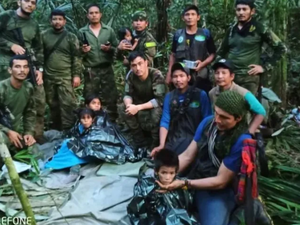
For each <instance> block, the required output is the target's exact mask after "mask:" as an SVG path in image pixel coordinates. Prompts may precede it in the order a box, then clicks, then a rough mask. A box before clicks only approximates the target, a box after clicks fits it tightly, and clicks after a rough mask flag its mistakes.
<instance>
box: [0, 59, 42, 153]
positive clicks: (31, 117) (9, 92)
mask: <svg viewBox="0 0 300 225" xmlns="http://www.w3.org/2000/svg"><path fill="white" fill-rule="evenodd" d="M8 72H9V73H10V74H11V77H10V78H7V79H5V80H3V81H1V82H0V105H2V106H6V107H7V108H8V109H9V111H10V112H11V114H12V116H13V117H14V119H13V120H12V123H11V124H8V125H6V126H5V125H3V124H0V132H3V134H5V135H3V137H4V139H5V144H6V145H8V146H9V145H10V144H12V145H13V146H15V147H16V148H18V149H22V148H23V147H25V145H26V146H32V145H33V144H34V143H35V139H34V137H33V135H34V129H35V121H36V111H35V103H34V97H33V96H32V95H33V92H34V88H33V86H32V84H31V83H29V82H28V81H26V78H27V75H28V73H29V66H28V60H27V58H26V57H25V56H24V55H16V56H14V57H13V58H11V60H10V62H9V68H8ZM9 125H10V126H9Z"/></svg>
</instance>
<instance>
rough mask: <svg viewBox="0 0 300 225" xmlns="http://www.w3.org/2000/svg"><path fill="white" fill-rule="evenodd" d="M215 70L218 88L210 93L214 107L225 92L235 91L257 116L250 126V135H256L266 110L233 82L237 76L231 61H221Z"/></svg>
mask: <svg viewBox="0 0 300 225" xmlns="http://www.w3.org/2000/svg"><path fill="white" fill-rule="evenodd" d="M213 69H214V71H215V82H216V85H217V86H216V87H214V88H213V89H212V90H211V91H210V92H209V98H210V101H211V103H212V105H214V103H215V102H216V100H217V98H218V96H219V95H220V93H221V92H223V91H235V92H238V93H239V94H241V95H242V96H243V97H244V99H245V100H246V101H247V103H248V105H249V106H250V112H251V113H253V114H255V115H254V117H253V119H252V121H251V123H250V125H249V133H251V134H254V133H255V131H256V129H257V128H258V127H259V125H260V124H261V123H262V122H263V120H264V117H265V116H266V110H265V109H264V107H263V106H262V105H261V104H260V103H259V101H258V100H257V98H256V97H255V96H254V95H253V94H252V93H251V92H250V91H249V90H247V89H245V88H243V87H241V86H239V85H237V84H236V83H234V82H233V80H234V76H235V74H234V73H233V66H232V64H231V62H230V61H228V60H226V59H221V60H219V61H218V62H216V63H215V64H214V65H213Z"/></svg>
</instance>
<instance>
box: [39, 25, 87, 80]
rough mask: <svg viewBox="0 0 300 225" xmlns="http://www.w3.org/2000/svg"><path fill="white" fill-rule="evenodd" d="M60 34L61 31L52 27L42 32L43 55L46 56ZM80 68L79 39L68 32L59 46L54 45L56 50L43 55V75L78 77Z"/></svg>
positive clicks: (48, 76) (61, 33)
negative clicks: (56, 30)
mask: <svg viewBox="0 0 300 225" xmlns="http://www.w3.org/2000/svg"><path fill="white" fill-rule="evenodd" d="M65 32H67V31H65ZM62 35H64V34H63V32H59V33H58V32H55V30H53V28H50V29H48V30H46V31H44V32H43V33H42V43H43V49H44V54H45V56H47V53H48V52H49V51H50V50H51V49H52V48H53V46H54V45H55V43H56V42H57V41H58V39H59V38H60V37H61V36H62ZM81 69H82V65H81V58H80V49H79V41H78V39H77V36H76V35H75V34H73V33H71V32H68V33H67V35H66V36H65V37H64V38H63V40H62V41H61V43H60V44H59V46H57V47H56V50H55V51H54V52H52V54H51V55H50V56H48V57H45V68H44V71H45V77H47V78H51V77H63V78H69V79H71V77H80V75H81Z"/></svg>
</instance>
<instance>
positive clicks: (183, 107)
mask: <svg viewBox="0 0 300 225" xmlns="http://www.w3.org/2000/svg"><path fill="white" fill-rule="evenodd" d="M171 74H172V75H171V76H172V81H173V84H174V86H175V87H176V89H175V90H173V91H171V92H169V93H168V94H167V95H166V97H165V100H164V105H163V114H162V118H161V121H160V132H159V136H160V137H159V141H160V144H159V146H158V147H156V148H154V149H153V150H152V153H151V155H152V156H154V155H155V154H156V153H157V152H159V151H160V150H161V149H164V148H166V149H172V150H173V151H175V152H176V153H177V154H181V153H182V152H183V151H184V150H185V149H186V148H187V147H188V145H189V144H190V142H191V141H192V140H193V137H194V134H195V131H196V129H197V127H198V125H199V123H200V122H201V121H202V120H203V119H204V118H205V117H207V116H210V115H211V114H212V112H211V111H212V110H211V105H210V102H209V99H208V97H207V94H206V93H205V91H202V90H200V89H198V88H196V87H194V86H189V81H190V79H191V75H190V71H189V69H187V68H185V67H184V64H182V63H175V64H173V66H172V68H171Z"/></svg>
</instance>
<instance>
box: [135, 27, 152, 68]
mask: <svg viewBox="0 0 300 225" xmlns="http://www.w3.org/2000/svg"><path fill="white" fill-rule="evenodd" d="M133 33H134V34H133V35H134V38H137V39H138V40H139V41H138V44H137V46H136V47H135V49H134V50H135V51H140V52H144V54H145V56H146V57H147V59H148V62H149V66H153V58H154V56H155V55H156V47H157V43H156V40H155V39H154V37H153V36H152V34H150V33H149V32H148V31H143V32H141V33H140V34H137V33H136V32H135V31H134V32H133Z"/></svg>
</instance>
